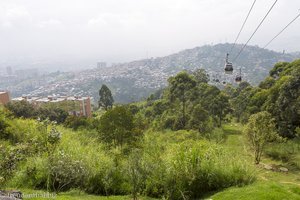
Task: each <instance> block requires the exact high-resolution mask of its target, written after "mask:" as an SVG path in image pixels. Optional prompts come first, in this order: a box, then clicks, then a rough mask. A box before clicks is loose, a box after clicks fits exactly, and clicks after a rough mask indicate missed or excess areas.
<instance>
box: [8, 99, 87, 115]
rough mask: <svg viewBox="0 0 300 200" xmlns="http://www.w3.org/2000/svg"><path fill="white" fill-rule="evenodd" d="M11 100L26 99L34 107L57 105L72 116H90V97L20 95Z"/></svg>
mask: <svg viewBox="0 0 300 200" xmlns="http://www.w3.org/2000/svg"><path fill="white" fill-rule="evenodd" d="M12 101H27V102H29V103H31V104H33V105H34V106H36V107H40V106H54V107H59V108H61V109H63V110H65V111H67V112H68V113H69V115H74V116H85V117H91V116H92V108H91V98H90V97H80V96H48V97H31V96H22V97H18V98H14V99H12Z"/></svg>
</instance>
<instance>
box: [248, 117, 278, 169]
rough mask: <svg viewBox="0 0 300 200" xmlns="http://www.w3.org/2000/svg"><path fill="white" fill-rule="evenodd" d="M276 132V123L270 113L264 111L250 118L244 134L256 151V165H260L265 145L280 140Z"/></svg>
mask: <svg viewBox="0 0 300 200" xmlns="http://www.w3.org/2000/svg"><path fill="white" fill-rule="evenodd" d="M275 130H276V127H275V122H274V119H273V118H272V115H271V114H270V113H268V112H266V111H262V112H259V113H257V114H253V115H251V116H250V118H249V122H248V124H247V125H246V128H245V131H244V133H245V135H246V138H247V140H248V142H249V145H250V147H251V149H252V150H253V151H254V157H255V160H254V161H255V164H259V162H260V160H261V155H262V152H263V149H264V147H265V145H266V144H267V143H268V142H272V141H276V140H279V139H280V137H279V135H278V134H277V132H276V131H275Z"/></svg>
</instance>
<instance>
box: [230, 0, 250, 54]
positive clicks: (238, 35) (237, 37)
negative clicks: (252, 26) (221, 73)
mask: <svg viewBox="0 0 300 200" xmlns="http://www.w3.org/2000/svg"><path fill="white" fill-rule="evenodd" d="M255 3H256V0H254V1H253V3H252V5H251V8H250V10H249V12H248V14H247V16H246V18H245V20H244V22H243V25H242V27H241V29H240V31H239V33H238V34H237V36H236V38H235V41H234V43H233V45H232V47H231V49H230V52H229V54H231V52H232V50H233V48H234V47H235V45H236V42H237V40H238V39H239V37H240V35H241V33H242V30H243V29H244V26H245V24H246V22H247V20H248V18H249V15H250V13H251V11H252V9H253V7H254V5H255Z"/></svg>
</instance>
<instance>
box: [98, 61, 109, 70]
mask: <svg viewBox="0 0 300 200" xmlns="http://www.w3.org/2000/svg"><path fill="white" fill-rule="evenodd" d="M106 66H107V64H106V62H97V68H98V69H102V68H104V67H106Z"/></svg>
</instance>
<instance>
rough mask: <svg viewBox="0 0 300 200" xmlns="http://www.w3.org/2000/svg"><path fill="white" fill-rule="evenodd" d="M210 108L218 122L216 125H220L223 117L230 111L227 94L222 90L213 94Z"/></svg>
mask: <svg viewBox="0 0 300 200" xmlns="http://www.w3.org/2000/svg"><path fill="white" fill-rule="evenodd" d="M210 110H211V113H212V114H213V115H214V116H215V117H216V119H217V121H218V122H219V123H218V125H219V126H221V125H222V121H223V119H224V117H225V116H226V115H227V114H228V113H229V111H230V105H229V98H228V96H227V95H225V94H223V93H222V92H221V93H219V94H218V95H217V96H215V98H214V99H213V100H212V101H211V102H210Z"/></svg>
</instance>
